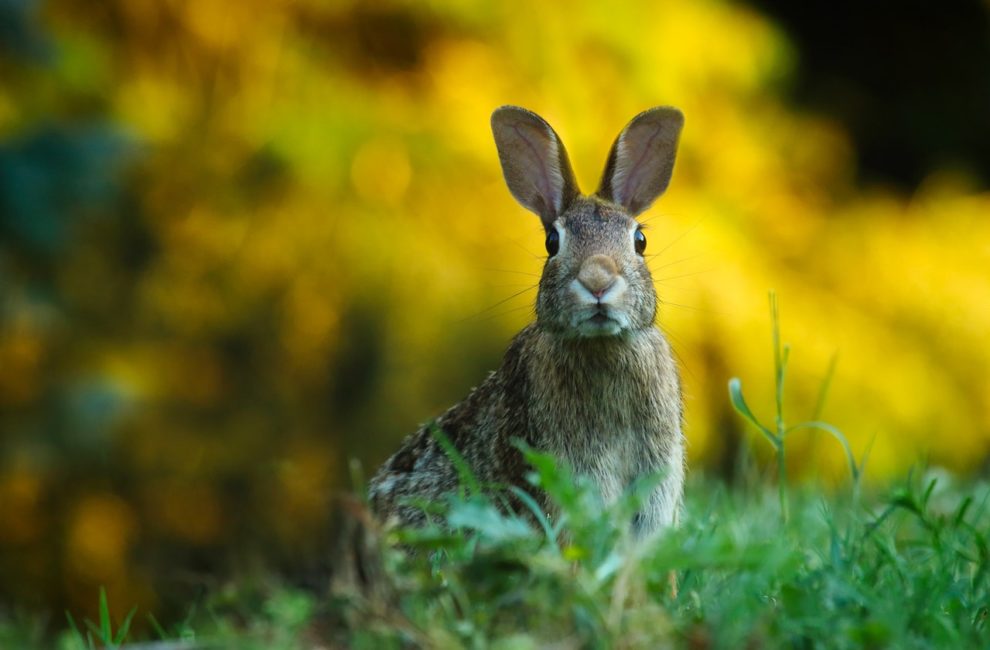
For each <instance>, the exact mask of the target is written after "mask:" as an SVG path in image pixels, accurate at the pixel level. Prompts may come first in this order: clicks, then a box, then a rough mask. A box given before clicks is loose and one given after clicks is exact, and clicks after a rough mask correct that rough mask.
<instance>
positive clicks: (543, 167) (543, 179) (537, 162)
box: [512, 124, 559, 209]
mask: <svg viewBox="0 0 990 650" xmlns="http://www.w3.org/2000/svg"><path fill="white" fill-rule="evenodd" d="M512 130H513V131H515V132H516V135H517V136H519V139H520V140H522V141H523V143H524V144H525V145H526V147H527V148H528V149H529V152H530V153H531V154H532V156H533V166H534V167H535V168H536V169H534V170H533V171H534V172H535V179H534V180H535V181H537V182H538V183H539V186H538V187H537V191H539V192H540V194H541V196H542V197H543V199H544V200H546V201H551V203H552V204H554V207H555V208H558V209H559V206H557V205H556V202H555V201H553V200H552V198H553V195H552V193H551V185H550V170H549V169H548V165H547V164H546V161H545V160H543V159H542V158H541V157H540V149H539V147H537V145H536V144H534V143H533V141H532V140H530V139H529V138H527V137H526V135H525V134H524V133H523V131H522V130H521V129H520V128H519V125H518V124H514V125H513V126H512ZM553 146H554V145H553V143H552V141H550V142H548V143H547V147H553Z"/></svg>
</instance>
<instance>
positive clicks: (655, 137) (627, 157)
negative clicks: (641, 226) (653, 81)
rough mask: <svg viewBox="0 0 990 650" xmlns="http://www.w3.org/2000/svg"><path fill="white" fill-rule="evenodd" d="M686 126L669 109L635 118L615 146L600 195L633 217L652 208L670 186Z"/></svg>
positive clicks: (679, 117)
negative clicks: (682, 130)
mask: <svg viewBox="0 0 990 650" xmlns="http://www.w3.org/2000/svg"><path fill="white" fill-rule="evenodd" d="M683 126H684V116H683V115H682V114H681V112H680V111H679V110H677V109H676V108H672V107H670V106H661V107H658V108H651V109H650V110H648V111H643V112H642V113H640V114H639V115H637V116H636V117H634V118H633V119H632V121H631V122H629V124H627V125H626V128H624V129H622V133H620V134H619V137H618V138H616V140H615V144H613V145H612V151H611V152H609V155H608V162H607V163H606V164H605V173H604V174H602V183H601V186H600V187H599V188H598V192H597V194H598V196H600V197H602V198H603V199H606V200H609V201H612V202H614V203H618V204H619V205H621V206H622V207H624V208H625V209H626V210H628V211H629V213H630V214H631V215H632V216H636V215H637V214H639V213H640V212H642V211H643V210H645V209H647V208H648V207H650V205H651V204H652V203H653V202H654V201H655V200H656V199H657V197H658V196H660V195H661V194H663V192H664V190H666V189H667V185H668V184H669V183H670V176H671V174H672V173H673V172H674V156H675V155H676V154H677V139H678V137H680V135H681V127H683Z"/></svg>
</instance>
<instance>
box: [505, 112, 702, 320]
mask: <svg viewBox="0 0 990 650" xmlns="http://www.w3.org/2000/svg"><path fill="white" fill-rule="evenodd" d="M683 124H684V117H683V116H682V115H681V113H680V111H678V110H677V109H675V108H670V107H659V108H653V109H650V110H648V111H644V112H643V113H640V114H639V115H637V116H636V117H634V118H633V119H632V121H631V122H629V124H628V125H626V127H625V128H624V129H623V130H622V132H621V133H619V137H618V138H616V140H615V143H614V144H613V145H612V149H611V152H610V153H609V156H608V161H607V163H606V165H605V172H604V174H603V175H602V180H601V184H600V186H599V188H598V190H597V191H596V192H595V193H594V194H592V195H590V196H583V195H582V194H581V193H580V191H579V190H578V187H577V181H576V180H575V178H574V173H573V171H572V170H571V165H570V162H569V160H568V158H567V152H566V151H565V150H564V145H563V143H562V142H561V141H560V138H559V137H558V136H557V134H556V132H554V130H553V129H552V128H551V127H550V125H549V124H547V122H546V121H544V120H543V119H542V118H541V117H540V116H539V115H536V114H535V113H532V112H530V111H528V110H526V109H523V108H519V107H517V106H503V107H501V108H499V109H497V110H496V111H495V112H494V113H493V114H492V132H493V134H494V136H495V144H496V147H497V148H498V155H499V160H500V161H501V163H502V172H503V174H504V176H505V181H506V184H507V185H508V186H509V190H510V191H511V192H512V195H513V196H514V197H515V198H516V200H517V201H519V203H521V204H522V205H523V206H524V207H525V208H527V209H529V210H531V211H532V212H535V213H536V214H537V215H539V217H540V220H541V221H542V222H543V228H544V230H545V232H546V247H547V254H548V257H547V261H546V265H545V266H544V268H543V275H542V277H541V279H540V289H539V295H538V297H537V301H536V315H537V322H538V323H539V325H540V326H541V327H543V328H544V329H547V330H550V331H553V332H555V333H557V334H559V335H561V336H564V337H608V336H618V335H623V334H626V333H629V332H634V331H636V330H640V329H644V328H649V327H652V326H653V322H654V320H655V318H656V310H657V297H656V291H655V289H654V287H653V279H652V277H651V276H650V271H649V269H648V268H647V264H646V260H645V259H644V257H643V254H644V251H645V248H646V236H645V235H644V234H643V231H642V227H641V225H640V223H639V222H638V221H637V220H636V216H637V215H638V214H640V213H641V212H643V211H644V210H646V209H647V208H648V207H650V205H651V204H652V203H653V201H654V200H656V198H657V197H659V196H660V195H661V194H662V193H663V192H664V190H666V189H667V185H668V184H669V183H670V177H671V174H672V173H673V169H674V157H675V154H676V152H677V140H678V137H679V136H680V132H681V127H682V126H683Z"/></svg>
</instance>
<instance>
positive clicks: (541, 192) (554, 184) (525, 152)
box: [492, 106, 578, 227]
mask: <svg viewBox="0 0 990 650" xmlns="http://www.w3.org/2000/svg"><path fill="white" fill-rule="evenodd" d="M492 134H493V135H494V136H495V146H496V148H498V159H499V161H501V163H502V174H503V175H504V176H505V183H506V185H508V186H509V191H510V192H512V196H514V197H515V198H516V200H517V201H519V203H521V204H522V205H523V207H525V208H527V209H529V210H531V211H533V212H535V213H536V214H538V215H540V219H541V220H542V221H543V225H544V226H545V227H549V226H550V224H551V223H553V221H554V219H556V218H557V217H559V216H560V215H561V214H562V213H563V212H564V210H566V209H567V207H568V206H569V205H570V204H571V201H573V200H574V198H575V197H576V196H577V195H578V187H577V181H576V180H575V179H574V172H573V171H571V163H570V162H569V161H568V159H567V152H566V151H565V150H564V144H563V143H562V142H561V141H560V138H559V137H558V136H557V134H556V133H555V132H554V130H553V129H552V128H550V125H549V124H547V123H546V121H544V119H543V118H542V117H540V116H539V115H537V114H536V113H533V112H531V111H527V110H526V109H525V108H519V107H518V106H502V107H501V108H497V109H495V112H494V113H492Z"/></svg>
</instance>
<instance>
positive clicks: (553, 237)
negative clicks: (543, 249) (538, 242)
mask: <svg viewBox="0 0 990 650" xmlns="http://www.w3.org/2000/svg"><path fill="white" fill-rule="evenodd" d="M559 250H560V233H559V232H557V229H556V228H554V229H553V230H551V231H550V232H549V233H547V253H549V254H550V257H553V256H554V255H556V254H557V251H559Z"/></svg>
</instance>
